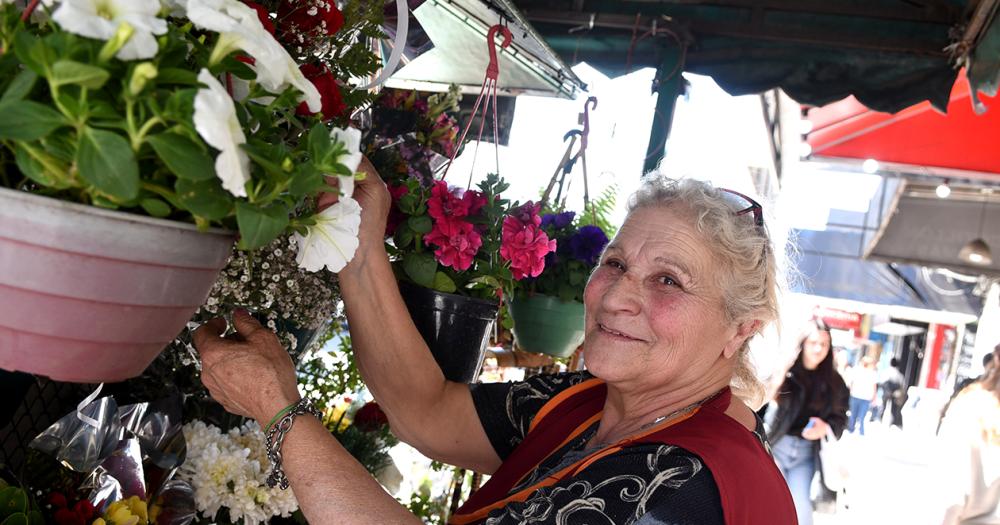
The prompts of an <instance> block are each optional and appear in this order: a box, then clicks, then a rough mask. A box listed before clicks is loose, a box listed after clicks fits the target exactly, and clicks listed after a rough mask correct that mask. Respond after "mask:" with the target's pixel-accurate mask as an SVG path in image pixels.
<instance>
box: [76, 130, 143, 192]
mask: <svg viewBox="0 0 1000 525" xmlns="http://www.w3.org/2000/svg"><path fill="white" fill-rule="evenodd" d="M76 163H77V167H78V168H79V170H80V177H82V178H83V180H85V181H87V182H88V183H90V184H92V185H93V186H94V187H95V188H97V189H98V190H99V191H101V192H102V193H105V194H107V195H110V196H111V197H114V198H116V199H118V200H122V201H129V200H132V199H135V198H136V197H137V196H138V195H139V165H138V163H137V162H136V160H135V154H134V153H133V152H132V147H131V146H130V145H129V143H128V141H127V140H125V138H124V137H122V136H121V135H118V134H117V133H112V132H110V131H104V130H101V129H94V128H91V127H84V128H83V132H82V133H80V144H79V147H78V149H77V152H76Z"/></svg>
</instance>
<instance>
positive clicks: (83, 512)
mask: <svg viewBox="0 0 1000 525" xmlns="http://www.w3.org/2000/svg"><path fill="white" fill-rule="evenodd" d="M73 512H75V513H76V514H77V515H78V516H80V517H81V518H83V519H84V521H86V522H90V519H91V518H93V517H94V506H93V505H92V504H91V503H90V502H89V501H87V500H85V499H82V500H80V501H78V502H76V505H73Z"/></svg>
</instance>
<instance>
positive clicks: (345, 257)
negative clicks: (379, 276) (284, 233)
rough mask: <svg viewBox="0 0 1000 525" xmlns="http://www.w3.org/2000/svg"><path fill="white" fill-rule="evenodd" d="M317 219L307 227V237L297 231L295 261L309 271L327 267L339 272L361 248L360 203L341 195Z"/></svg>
mask: <svg viewBox="0 0 1000 525" xmlns="http://www.w3.org/2000/svg"><path fill="white" fill-rule="evenodd" d="M315 219H316V225H315V226H310V227H309V228H308V230H309V231H308V233H307V234H306V236H305V237H303V236H301V235H299V234H297V233H296V234H295V241H296V243H297V244H298V247H299V251H298V255H297V256H296V258H295V261H296V262H297V263H298V264H299V267H300V268H302V269H304V270H306V271H309V272H318V271H319V270H320V269H322V268H323V267H324V266H326V267H327V268H328V269H329V270H330V271H331V272H339V271H340V270H343V269H344V266H347V263H349V262H351V259H353V258H354V253H355V252H357V250H358V229H359V228H360V227H361V205H360V204H358V201H356V200H354V199H352V198H351V197H341V198H340V200H339V201H337V202H336V203H335V204H334V205H332V206H330V207H329V208H327V209H325V210H323V211H321V212H320V213H319V214H318V215H316V216H315Z"/></svg>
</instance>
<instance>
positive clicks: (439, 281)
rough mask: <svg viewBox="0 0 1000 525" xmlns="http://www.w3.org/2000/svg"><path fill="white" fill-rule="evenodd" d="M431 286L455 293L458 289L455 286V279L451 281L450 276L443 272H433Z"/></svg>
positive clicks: (438, 289) (441, 290)
mask: <svg viewBox="0 0 1000 525" xmlns="http://www.w3.org/2000/svg"><path fill="white" fill-rule="evenodd" d="M431 288H434V289H435V290H437V291H439V292H444V293H455V291H456V290H458V288H457V287H456V286H455V281H452V280H451V277H448V274H446V273H444V272H437V273H435V274H434V286H432V287H431Z"/></svg>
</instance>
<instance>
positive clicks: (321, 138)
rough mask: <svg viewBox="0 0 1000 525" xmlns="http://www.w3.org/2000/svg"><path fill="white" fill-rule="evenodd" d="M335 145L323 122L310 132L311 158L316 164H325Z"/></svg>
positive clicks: (318, 123)
mask: <svg viewBox="0 0 1000 525" xmlns="http://www.w3.org/2000/svg"><path fill="white" fill-rule="evenodd" d="M331 149H333V143H332V142H331V141H330V130H328V129H326V126H324V125H323V123H322V122H317V123H316V125H315V126H313V127H312V129H310V130H309V156H310V157H311V158H312V161H313V162H314V163H320V162H325V161H326V157H327V155H329V154H330V150H331Z"/></svg>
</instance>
